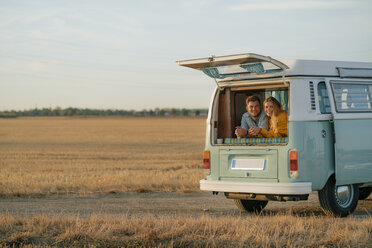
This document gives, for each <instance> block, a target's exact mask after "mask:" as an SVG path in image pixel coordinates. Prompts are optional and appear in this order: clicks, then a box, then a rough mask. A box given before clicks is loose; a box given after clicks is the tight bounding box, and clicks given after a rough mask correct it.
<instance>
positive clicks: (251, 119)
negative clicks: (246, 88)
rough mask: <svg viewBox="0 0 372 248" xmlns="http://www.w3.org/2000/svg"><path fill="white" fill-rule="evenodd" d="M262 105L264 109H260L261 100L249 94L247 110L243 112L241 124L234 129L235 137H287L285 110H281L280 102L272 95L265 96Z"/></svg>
mask: <svg viewBox="0 0 372 248" xmlns="http://www.w3.org/2000/svg"><path fill="white" fill-rule="evenodd" d="M263 106H264V111H261V101H260V98H259V97H258V96H250V97H248V98H247V99H246V109H247V111H248V112H246V113H244V114H243V116H242V121H241V126H238V127H236V129H235V135H236V137H238V138H244V137H267V138H279V137H287V135H288V128H287V125H288V113H287V111H285V110H282V108H281V104H280V103H279V102H278V100H276V99H275V98H274V97H272V96H270V97H268V98H266V100H265V101H264V104H263Z"/></svg>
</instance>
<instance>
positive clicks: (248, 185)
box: [200, 179, 312, 195]
mask: <svg viewBox="0 0 372 248" xmlns="http://www.w3.org/2000/svg"><path fill="white" fill-rule="evenodd" d="M311 186H312V183H311V182H301V183H259V182H231V181H217V180H205V179H203V180H200V189H201V190H204V191H216V192H236V193H256V194H279V195H285V194H288V195H304V194H310V193H311V191H312V189H311Z"/></svg>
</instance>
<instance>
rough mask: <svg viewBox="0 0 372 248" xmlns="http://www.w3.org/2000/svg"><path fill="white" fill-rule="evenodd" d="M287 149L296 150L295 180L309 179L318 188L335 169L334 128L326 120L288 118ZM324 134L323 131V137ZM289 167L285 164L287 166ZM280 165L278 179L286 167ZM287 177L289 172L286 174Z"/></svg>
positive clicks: (314, 188)
mask: <svg viewBox="0 0 372 248" xmlns="http://www.w3.org/2000/svg"><path fill="white" fill-rule="evenodd" d="M288 130H289V134H288V136H289V137H290V138H289V143H288V147H289V148H288V150H291V149H294V150H296V151H297V153H298V175H299V176H298V178H296V179H291V181H296V182H301V181H304V182H311V183H312V189H313V190H314V191H316V190H320V189H322V188H323V187H324V185H325V184H326V183H327V180H328V178H329V177H330V176H331V175H332V174H333V173H334V164H335V163H334V155H333V151H334V148H333V129H332V124H331V122H329V121H294V122H289V127H288ZM323 135H325V136H324V137H323ZM287 167H288V166H287ZM287 167H284V166H282V165H280V166H279V175H280V177H279V178H280V179H281V181H284V179H285V178H286V177H285V173H289V172H288V168H287ZM287 178H288V176H287Z"/></svg>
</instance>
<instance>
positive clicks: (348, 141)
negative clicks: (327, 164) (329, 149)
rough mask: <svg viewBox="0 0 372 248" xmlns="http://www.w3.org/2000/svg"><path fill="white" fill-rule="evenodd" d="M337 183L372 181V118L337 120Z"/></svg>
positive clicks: (335, 124) (335, 123)
mask: <svg viewBox="0 0 372 248" xmlns="http://www.w3.org/2000/svg"><path fill="white" fill-rule="evenodd" d="M334 126H335V136H336V143H335V156H336V184H337V185H345V184H355V183H365V182H371V181H372V132H371V131H370V130H371V127H372V119H354V120H353V119H352V120H335V121H334Z"/></svg>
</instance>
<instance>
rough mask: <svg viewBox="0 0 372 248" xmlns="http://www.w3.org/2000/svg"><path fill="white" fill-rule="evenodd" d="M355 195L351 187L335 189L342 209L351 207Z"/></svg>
mask: <svg viewBox="0 0 372 248" xmlns="http://www.w3.org/2000/svg"><path fill="white" fill-rule="evenodd" d="M353 194H354V192H353V189H352V187H350V186H337V187H336V188H335V195H336V199H337V202H338V204H339V205H340V206H342V207H347V206H348V205H350V203H351V200H352V198H353Z"/></svg>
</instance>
